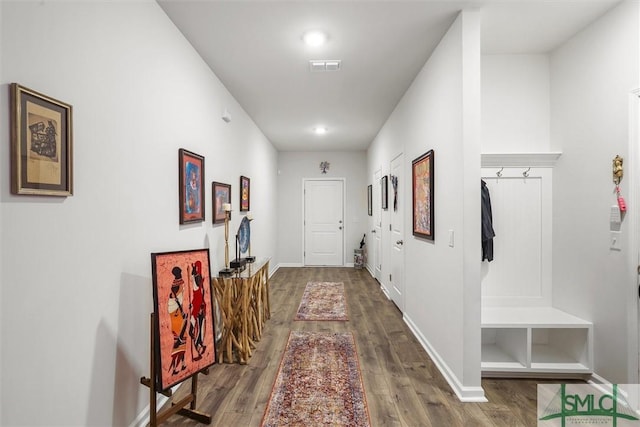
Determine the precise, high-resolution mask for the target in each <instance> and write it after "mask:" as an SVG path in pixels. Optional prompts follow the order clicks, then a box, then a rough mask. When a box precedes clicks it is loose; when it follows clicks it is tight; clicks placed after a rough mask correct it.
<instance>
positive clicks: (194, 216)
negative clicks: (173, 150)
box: [178, 148, 204, 224]
mask: <svg viewBox="0 0 640 427" xmlns="http://www.w3.org/2000/svg"><path fill="white" fill-rule="evenodd" d="M178 169H179V197H180V224H188V223H191V222H202V221H204V157H203V156H201V155H199V154H196V153H192V152H191V151H187V150H185V149H184V148H181V149H180V150H179V164H178Z"/></svg>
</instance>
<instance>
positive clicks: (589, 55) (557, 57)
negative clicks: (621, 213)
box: [550, 2, 640, 383]
mask: <svg viewBox="0 0 640 427" xmlns="http://www.w3.org/2000/svg"><path fill="white" fill-rule="evenodd" d="M638 31H639V25H638V3H637V2H625V3H623V4H621V5H620V6H618V7H616V8H615V9H613V10H612V11H610V12H609V13H608V14H606V15H605V16H604V17H602V18H601V19H599V20H598V21H596V22H595V23H593V24H592V25H590V26H589V27H587V28H586V29H585V30H584V31H582V32H581V33H579V34H577V35H576V36H575V37H573V38H572V39H571V40H569V41H568V42H567V43H565V44H564V45H563V46H561V47H560V48H558V49H557V50H555V51H554V52H553V53H552V54H551V61H550V64H551V142H552V148H553V149H554V150H557V151H562V153H563V154H562V157H561V158H560V160H559V162H558V164H557V166H556V168H555V170H554V188H553V215H554V224H553V239H554V240H553V258H554V259H553V303H554V305H555V306H556V307H557V308H560V309H562V310H565V311H567V312H569V313H572V314H574V315H577V316H579V317H582V318H585V319H588V320H591V321H593V322H594V325H595V328H594V333H595V349H594V350H595V354H594V358H595V371H596V372H597V373H598V374H599V375H600V376H602V377H604V378H606V379H607V380H609V381H613V382H619V383H624V382H628V381H631V382H635V381H637V369H638V366H637V361H636V362H635V363H628V362H629V360H630V359H628V358H632V357H633V356H629V355H630V354H633V353H635V352H636V351H637V350H636V349H634V348H631V347H635V345H636V343H637V332H635V326H633V325H632V326H627V315H628V308H627V302H628V301H636V300H637V288H636V285H635V284H634V283H633V280H630V278H632V277H633V274H632V271H633V269H635V265H633V264H631V263H629V262H628V261H627V258H628V257H629V255H631V256H630V258H633V256H634V254H628V250H629V244H630V242H629V235H628V231H629V224H628V222H629V221H630V220H633V218H634V217H635V214H637V209H638V208H637V207H636V206H630V208H631V209H633V211H634V213H631V215H630V216H629V217H628V218H627V220H625V221H624V223H623V224H622V236H621V238H622V251H615V250H610V249H609V210H610V207H611V205H613V204H615V202H616V199H615V197H614V196H615V193H614V185H613V183H612V176H611V162H612V159H613V158H614V157H615V156H616V155H617V154H619V155H621V156H622V157H625V158H627V157H628V149H627V148H628V132H629V119H628V116H629V111H628V102H629V101H628V98H629V92H630V91H631V90H633V89H636V88H638V87H639V86H640V85H639V68H638V61H639V51H640V46H639V43H638V34H639V33H638ZM627 166H629V165H628V164H627ZM635 167H636V168H637V165H636V166H635ZM628 186H629V182H628V181H627V182H625V180H623V182H622V190H623V195H624V196H625V197H627V198H628V193H627V189H628V188H629V187H628ZM632 305H633V306H635V304H632ZM631 310H633V308H631ZM632 329H633V330H632ZM634 364H635V367H634V366H633V365H634ZM634 371H635V373H634Z"/></svg>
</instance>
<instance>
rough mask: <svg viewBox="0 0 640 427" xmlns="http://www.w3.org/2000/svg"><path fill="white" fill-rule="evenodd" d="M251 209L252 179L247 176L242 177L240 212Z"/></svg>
mask: <svg viewBox="0 0 640 427" xmlns="http://www.w3.org/2000/svg"><path fill="white" fill-rule="evenodd" d="M250 209H251V180H250V179H249V178H247V177H246V176H241V177H240V212H247V211H249V210H250Z"/></svg>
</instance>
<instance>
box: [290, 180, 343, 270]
mask: <svg viewBox="0 0 640 427" xmlns="http://www.w3.org/2000/svg"><path fill="white" fill-rule="evenodd" d="M307 181H341V182H342V264H341V265H340V266H342V267H346V266H348V265H347V263H345V259H346V257H347V252H346V241H347V239H346V238H345V237H346V235H347V221H346V219H345V209H346V205H347V178H344V177H343V178H340V177H337V178H328V177H327V178H302V189H301V192H302V254H301V256H302V266H303V267H305V266H306V265H307V257H306V256H305V251H306V249H307V247H306V241H305V237H306V233H307V224H306V212H305V202H306V200H305V197H306V194H305V184H306V183H307ZM340 266H338V267H340Z"/></svg>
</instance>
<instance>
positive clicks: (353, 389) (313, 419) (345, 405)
mask: <svg viewBox="0 0 640 427" xmlns="http://www.w3.org/2000/svg"><path fill="white" fill-rule="evenodd" d="M322 425H324V426H333V427H340V426H350V427H369V426H370V425H371V421H370V420H369V411H368V408H367V401H366V398H365V394H364V388H363V386H362V377H361V375H360V365H359V363H358V357H357V354H356V348H355V342H354V339H353V335H352V334H351V333H326V332H303V331H291V333H290V334H289V341H288V343H287V347H286V349H285V351H284V355H283V356H282V362H280V369H279V371H278V375H277V376H276V380H275V383H274V385H273V390H272V391H271V397H270V399H269V403H268V404H267V408H266V410H265V414H264V417H263V418H262V427H276V426H300V427H302V426H304V427H309V426H322Z"/></svg>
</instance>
